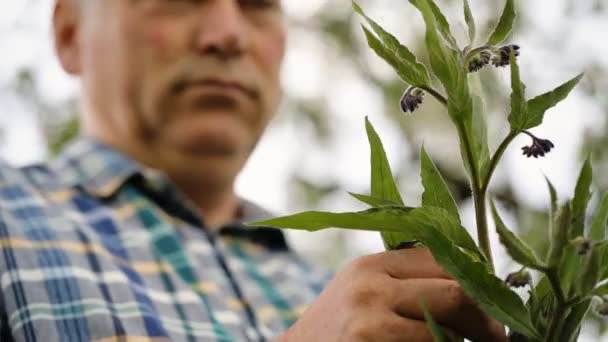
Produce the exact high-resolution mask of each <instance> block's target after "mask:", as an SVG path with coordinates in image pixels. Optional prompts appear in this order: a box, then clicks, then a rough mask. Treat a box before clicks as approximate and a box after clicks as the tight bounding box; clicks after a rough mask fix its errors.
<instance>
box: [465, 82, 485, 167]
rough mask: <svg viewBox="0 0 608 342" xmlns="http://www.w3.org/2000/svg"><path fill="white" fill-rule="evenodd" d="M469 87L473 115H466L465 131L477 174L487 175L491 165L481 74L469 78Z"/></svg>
mask: <svg viewBox="0 0 608 342" xmlns="http://www.w3.org/2000/svg"><path fill="white" fill-rule="evenodd" d="M469 87H470V89H471V91H472V93H473V95H472V100H473V107H472V109H473V110H472V113H471V115H465V121H464V123H465V130H466V134H467V137H468V139H469V141H470V145H471V149H472V152H473V159H474V165H475V167H476V168H477V171H478V172H477V174H478V175H483V174H486V172H487V170H486V168H487V167H488V166H489V164H490V148H489V146H488V122H487V114H486V104H485V102H484V101H483V96H482V95H483V87H482V85H481V79H480V77H479V73H476V74H473V75H470V76H469Z"/></svg>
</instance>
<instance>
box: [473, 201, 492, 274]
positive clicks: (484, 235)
mask: <svg viewBox="0 0 608 342" xmlns="http://www.w3.org/2000/svg"><path fill="white" fill-rule="evenodd" d="M473 199H474V202H475V220H476V221H477V240H478V241H479V247H480V248H481V251H482V252H483V254H484V255H485V256H486V258H487V259H488V262H489V264H490V266H491V269H492V271H494V261H493V258H492V247H491V246H490V236H489V234H488V219H487V217H486V193H485V191H484V192H482V191H473Z"/></svg>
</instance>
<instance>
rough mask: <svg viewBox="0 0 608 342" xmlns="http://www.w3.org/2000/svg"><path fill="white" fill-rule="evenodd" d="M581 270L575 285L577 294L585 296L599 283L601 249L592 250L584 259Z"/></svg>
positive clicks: (601, 260)
mask: <svg viewBox="0 0 608 342" xmlns="http://www.w3.org/2000/svg"><path fill="white" fill-rule="evenodd" d="M585 259H586V260H585V262H584V264H583V268H582V269H581V270H579V274H580V276H579V277H577V278H578V279H577V281H576V283H575V285H576V289H577V292H576V293H578V294H580V295H583V296H584V295H587V294H588V293H589V292H590V291H591V290H592V289H593V288H595V286H596V285H597V284H598V283H599V281H600V276H601V273H602V264H603V253H602V250H601V249H598V248H595V247H594V248H592V249H591V252H590V253H589V255H587V257H586V258H585Z"/></svg>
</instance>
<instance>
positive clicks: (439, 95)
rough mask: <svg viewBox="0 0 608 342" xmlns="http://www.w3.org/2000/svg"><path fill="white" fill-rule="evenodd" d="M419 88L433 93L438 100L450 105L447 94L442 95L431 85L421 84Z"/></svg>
mask: <svg viewBox="0 0 608 342" xmlns="http://www.w3.org/2000/svg"><path fill="white" fill-rule="evenodd" d="M418 88H420V89H422V90H424V91H426V92H427V93H429V94H431V95H433V97H434V98H436V99H437V101H439V102H441V103H442V104H443V105H444V106H447V105H448V100H447V99H446V98H445V96H443V95H441V93H439V92H438V91H437V90H435V89H433V88H432V87H431V86H420V87H418Z"/></svg>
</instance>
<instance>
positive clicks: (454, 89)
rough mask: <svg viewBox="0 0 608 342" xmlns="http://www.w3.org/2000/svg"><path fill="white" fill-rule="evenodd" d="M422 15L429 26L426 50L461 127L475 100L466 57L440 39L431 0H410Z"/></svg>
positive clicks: (449, 105) (450, 110)
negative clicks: (471, 90)
mask: <svg viewBox="0 0 608 342" xmlns="http://www.w3.org/2000/svg"><path fill="white" fill-rule="evenodd" d="M410 2H411V3H412V4H413V5H414V6H416V7H417V8H418V10H419V11H420V12H421V13H422V16H423V18H424V22H425V24H426V47H427V51H428V55H429V60H430V62H431V68H432V70H433V73H434V74H435V76H436V77H437V78H438V79H439V81H441V84H443V87H444V88H445V90H446V92H447V94H448V113H449V114H450V117H451V118H452V120H453V121H454V122H455V123H456V124H457V125H460V124H461V121H462V120H461V119H462V117H463V116H465V115H467V114H469V115H470V113H471V111H472V106H473V104H472V100H471V94H470V93H469V87H468V82H467V70H466V69H465V67H464V65H463V64H464V63H463V60H462V58H463V57H462V55H461V53H460V51H458V50H457V49H453V48H452V47H451V46H450V45H449V44H447V43H446V42H445V39H443V38H442V37H440V36H439V34H438V32H440V31H441V29H440V28H438V26H441V23H437V21H438V20H439V21H440V22H441V19H437V18H436V15H435V13H434V11H433V9H432V5H431V3H430V2H429V0H410Z"/></svg>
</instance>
